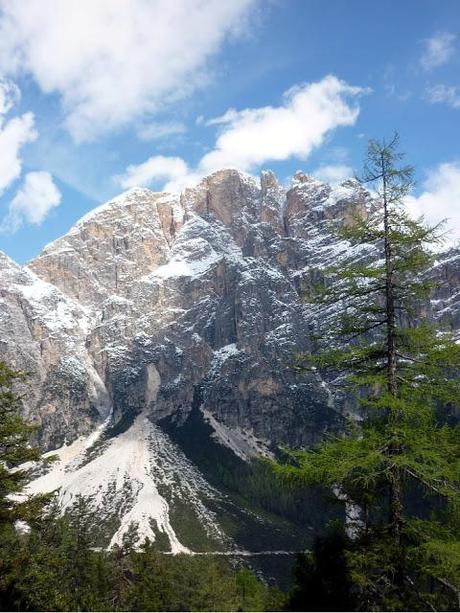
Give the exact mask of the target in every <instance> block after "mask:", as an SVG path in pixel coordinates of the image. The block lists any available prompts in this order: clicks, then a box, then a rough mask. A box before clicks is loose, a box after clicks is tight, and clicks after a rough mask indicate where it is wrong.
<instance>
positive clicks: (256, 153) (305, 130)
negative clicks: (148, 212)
mask: <svg viewBox="0 0 460 613" xmlns="http://www.w3.org/2000/svg"><path fill="white" fill-rule="evenodd" d="M366 92H367V90H365V89H363V88H361V87H353V86H351V85H348V84H347V83H345V82H344V81H340V80H339V79H337V78H336V77H334V76H331V75H329V76H327V77H325V78H324V79H322V80H321V81H318V82H316V83H309V84H304V85H301V86H296V87H293V88H291V89H290V90H288V91H287V92H286V93H285V94H284V97H283V104H282V105H280V106H277V107H273V106H266V107H261V108H251V109H245V110H242V111H236V110H234V109H229V110H228V111H227V112H226V113H225V114H224V115H222V116H221V117H217V118H214V119H211V120H208V121H207V122H206V125H208V126H213V125H218V126H221V128H220V133H219V134H218V137H217V140H216V143H215V146H214V148H213V149H212V150H211V151H209V152H208V153H206V154H205V155H204V156H203V157H202V158H201V160H200V161H199V163H198V165H197V167H196V168H195V169H193V170H191V169H189V168H188V167H187V165H186V164H185V162H184V161H183V160H181V159H180V158H165V157H163V156H155V157H153V158H150V159H149V160H147V161H146V162H144V163H143V164H140V165H139V166H134V165H132V166H130V167H128V169H127V171H126V173H125V174H124V175H122V176H121V177H116V179H117V180H118V183H119V184H120V185H121V186H122V187H127V186H132V185H134V184H135V179H136V178H137V179H140V180H141V181H142V183H141V184H142V185H149V184H151V183H152V182H153V181H154V180H157V179H158V178H161V177H165V178H167V181H168V182H167V184H166V186H165V189H171V190H172V189H180V188H182V187H184V186H185V185H190V184H192V183H194V182H196V181H197V180H198V179H199V178H200V177H202V176H205V175H207V174H209V173H211V172H213V171H215V170H219V169H221V168H228V167H231V168H237V169H239V170H243V171H246V172H251V171H252V170H253V169H255V168H257V167H258V166H260V165H261V164H265V163H266V162H270V161H282V160H287V159H289V158H294V157H295V158H299V159H306V158H307V157H308V156H309V155H310V153H311V152H312V151H313V149H315V148H316V147H318V146H320V145H321V144H322V143H323V142H324V140H325V139H326V137H327V136H328V135H329V134H330V133H331V132H332V131H333V130H334V129H336V128H338V127H340V126H351V125H353V124H354V123H355V122H356V120H357V118H358V115H359V106H358V104H357V102H356V100H357V98H358V97H359V96H360V95H361V94H363V93H366ZM166 160H170V162H171V164H170V166H168V165H167V163H166ZM180 161H181V162H182V165H181V164H180V163H179V162H180ZM165 169H166V170H167V171H168V172H167V173H166V172H165ZM181 170H182V174H181Z"/></svg>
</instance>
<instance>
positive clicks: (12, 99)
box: [0, 79, 21, 118]
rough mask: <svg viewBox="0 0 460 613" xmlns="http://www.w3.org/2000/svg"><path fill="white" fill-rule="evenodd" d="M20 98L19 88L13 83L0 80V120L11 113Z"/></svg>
mask: <svg viewBox="0 0 460 613" xmlns="http://www.w3.org/2000/svg"><path fill="white" fill-rule="evenodd" d="M20 98H21V92H20V90H19V87H18V86H17V85H16V83H13V81H8V80H6V79H2V80H0V118H1V116H2V115H6V114H7V113H9V112H10V111H11V109H12V108H13V107H14V105H15V104H17V102H19V100H20Z"/></svg>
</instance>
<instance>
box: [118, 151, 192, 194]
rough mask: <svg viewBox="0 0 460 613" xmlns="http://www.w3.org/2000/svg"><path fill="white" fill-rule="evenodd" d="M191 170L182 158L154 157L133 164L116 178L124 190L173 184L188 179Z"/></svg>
mask: <svg viewBox="0 0 460 613" xmlns="http://www.w3.org/2000/svg"><path fill="white" fill-rule="evenodd" d="M188 174H189V169H188V166H187V164H186V163H185V162H184V160H183V159H182V158H180V157H167V156H163V155H154V156H152V157H150V158H149V159H148V160H146V161H145V162H143V163H142V164H137V165H135V164H131V165H130V166H128V168H127V169H126V172H124V173H123V174H122V175H117V176H116V177H114V179H115V181H116V182H117V183H118V184H119V185H120V186H121V187H123V188H124V189H129V188H131V187H135V186H147V185H151V184H152V183H154V182H155V181H158V180H161V181H163V182H166V183H167V184H168V183H173V182H176V181H178V182H181V181H183V180H184V178H185V177H188Z"/></svg>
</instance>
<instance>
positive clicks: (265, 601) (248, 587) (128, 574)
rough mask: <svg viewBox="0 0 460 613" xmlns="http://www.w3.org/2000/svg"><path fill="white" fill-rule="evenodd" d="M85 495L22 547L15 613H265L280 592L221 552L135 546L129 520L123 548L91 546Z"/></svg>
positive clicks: (277, 604) (53, 513)
mask: <svg viewBox="0 0 460 613" xmlns="http://www.w3.org/2000/svg"><path fill="white" fill-rule="evenodd" d="M96 521H97V520H96V518H95V517H94V515H93V513H92V512H91V509H90V508H89V507H88V505H87V503H86V502H85V501H84V500H83V499H81V498H80V499H79V500H77V502H76V506H75V507H74V508H73V510H72V512H68V513H66V514H65V515H64V516H61V515H60V514H59V513H58V509H57V507H56V506H53V507H52V508H51V509H50V510H49V511H48V514H47V521H46V522H44V523H43V524H42V526H41V529H39V530H33V531H32V532H31V534H30V536H29V538H28V539H26V540H24V541H23V543H22V546H21V559H22V567H21V573H20V575H19V576H18V578H17V581H16V585H15V598H14V601H10V605H12V606H10V609H9V610H16V611H24V610H32V611H49V610H52V611H246V610H250V611H265V610H278V609H280V608H281V607H282V606H283V604H284V601H285V597H284V595H283V594H282V593H281V592H280V591H279V590H276V589H274V588H270V587H268V586H267V585H265V584H264V583H262V582H261V581H260V580H259V579H257V577H256V576H255V575H254V574H253V573H252V572H251V571H249V570H247V569H241V570H234V569H233V568H231V566H230V565H229V564H228V563H227V562H226V561H225V559H223V558H221V557H219V556H207V555H204V556H190V555H185V554H181V555H165V554H163V553H160V552H159V551H158V549H157V548H156V547H155V544H154V543H151V542H146V543H145V544H144V546H143V547H142V548H141V549H140V550H135V549H134V547H133V543H134V542H136V540H137V538H136V527H135V526H132V530H130V531H129V532H128V533H127V534H126V537H125V539H124V542H123V544H122V546H121V547H118V546H117V547H115V548H113V549H112V550H111V551H105V550H98V549H96V548H94V547H92V546H91V532H92V530H93V529H94V526H95V524H96Z"/></svg>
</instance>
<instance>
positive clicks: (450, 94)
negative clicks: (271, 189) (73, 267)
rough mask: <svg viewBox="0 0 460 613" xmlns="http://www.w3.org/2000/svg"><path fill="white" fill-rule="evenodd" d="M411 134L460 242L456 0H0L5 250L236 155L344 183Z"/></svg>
mask: <svg viewBox="0 0 460 613" xmlns="http://www.w3.org/2000/svg"><path fill="white" fill-rule="evenodd" d="M394 130H398V131H399V132H400V135H401V146H402V149H403V150H404V151H405V152H406V153H407V158H408V161H410V162H411V163H412V164H414V165H415V166H416V169H417V179H418V185H417V188H416V190H415V191H414V194H413V196H412V197H411V198H410V199H409V202H408V204H409V206H411V207H412V209H413V210H414V211H415V212H417V213H424V214H425V215H426V216H427V217H428V219H429V220H430V221H436V220H437V219H439V218H440V217H449V218H450V219H451V221H450V224H451V227H452V228H453V235H452V236H453V238H455V237H459V236H460V149H459V143H460V5H459V2H458V0H436V1H434V0H404V2H401V1H395V0H386V1H385V2H382V3H370V2H368V1H367V2H365V1H362V0H328V1H327V2H325V1H324V0H323V1H320V0H264V1H261V0H232V1H230V0H174V2H171V1H170V0H168V2H167V1H166V0H131V1H128V0H97V2H95V1H94V0H92V1H90V0H78V1H77V0H66V2H60V1H59V0H22V1H21V2H17V1H14V0H0V214H1V215H0V249H1V250H3V251H5V252H6V253H7V254H8V255H10V257H12V258H13V259H15V260H16V261H18V262H25V261H27V260H28V259H30V258H32V257H33V256H35V255H36V254H37V253H39V251H40V250H41V248H43V246H44V245H45V244H46V243H48V242H50V241H51V240H53V239H55V238H57V237H58V236H60V235H61V234H63V233H64V232H66V231H67V230H68V229H69V228H70V227H71V226H72V224H73V223H74V222H75V221H76V220H77V219H78V218H79V217H80V216H81V215H83V214H84V213H85V212H87V211H88V210H90V209H91V208H93V207H94V206H96V205H97V204H100V203H101V202H104V201H106V200H108V199H110V198H111V197H112V196H115V195H117V194H119V193H120V192H122V191H123V190H124V189H127V188H129V187H130V186H132V185H136V184H141V185H146V186H148V187H151V188H152V189H158V190H159V189H162V188H164V187H166V188H167V189H171V190H180V189H182V188H184V187H185V186H186V185H191V184H193V183H194V182H197V181H198V180H199V179H200V177H202V176H203V175H205V174H207V173H209V172H212V171H213V170H215V169H217V168H220V167H223V166H230V167H236V168H240V169H241V170H244V171H246V172H250V173H252V174H255V175H257V174H258V172H259V171H260V170H261V169H263V168H271V169H273V170H274V171H275V172H276V173H277V175H278V177H279V178H280V180H281V181H287V180H288V177H289V176H290V175H292V173H293V172H295V171H296V170H297V169H299V168H300V169H302V170H304V171H306V172H308V173H310V174H313V175H315V176H317V177H318V178H320V179H322V180H328V181H331V182H340V181H341V180H343V179H344V178H345V177H346V176H347V175H351V174H353V171H354V170H359V168H360V166H361V164H362V160H363V157H364V153H365V148H366V142H367V139H369V138H372V137H376V138H382V137H389V136H391V135H392V133H393V131H394Z"/></svg>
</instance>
